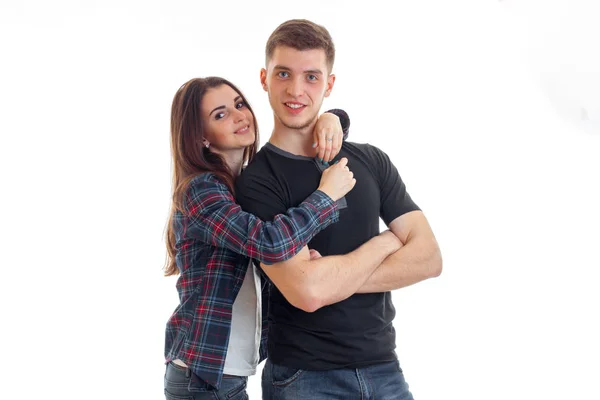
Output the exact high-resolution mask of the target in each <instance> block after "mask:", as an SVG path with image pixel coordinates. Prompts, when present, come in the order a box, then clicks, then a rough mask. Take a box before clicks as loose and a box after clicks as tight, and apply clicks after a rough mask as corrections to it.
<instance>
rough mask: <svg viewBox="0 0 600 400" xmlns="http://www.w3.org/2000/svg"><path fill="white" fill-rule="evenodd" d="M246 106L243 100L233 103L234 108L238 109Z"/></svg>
mask: <svg viewBox="0 0 600 400" xmlns="http://www.w3.org/2000/svg"><path fill="white" fill-rule="evenodd" d="M245 106H246V103H244V102H243V101H240V102H239V103H237V104H236V105H235V108H237V109H240V108H244V107H245Z"/></svg>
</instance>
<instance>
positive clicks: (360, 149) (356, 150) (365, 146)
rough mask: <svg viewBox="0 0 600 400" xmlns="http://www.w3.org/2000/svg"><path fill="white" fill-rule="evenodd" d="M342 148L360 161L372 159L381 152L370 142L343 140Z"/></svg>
mask: <svg viewBox="0 0 600 400" xmlns="http://www.w3.org/2000/svg"><path fill="white" fill-rule="evenodd" d="M342 148H343V149H345V150H346V151H347V152H348V153H350V154H351V155H353V156H355V157H358V158H359V159H360V160H362V161H374V157H378V156H379V155H381V154H382V153H383V151H382V150H381V149H379V147H377V146H374V145H372V144H370V143H357V142H344V143H343V144H342Z"/></svg>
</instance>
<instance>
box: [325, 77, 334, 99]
mask: <svg viewBox="0 0 600 400" xmlns="http://www.w3.org/2000/svg"><path fill="white" fill-rule="evenodd" d="M334 83H335V75H334V74H329V76H328V77H327V89H326V90H325V97H329V95H330V94H331V91H332V90H333V84H334Z"/></svg>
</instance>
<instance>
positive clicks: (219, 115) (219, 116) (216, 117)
mask: <svg viewBox="0 0 600 400" xmlns="http://www.w3.org/2000/svg"><path fill="white" fill-rule="evenodd" d="M223 117H225V113H222V112H221V113H217V114H216V115H215V119H221V118H223Z"/></svg>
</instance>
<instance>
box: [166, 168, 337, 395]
mask: <svg viewBox="0 0 600 400" xmlns="http://www.w3.org/2000/svg"><path fill="white" fill-rule="evenodd" d="M184 211H185V212H184V213H180V212H177V213H176V214H175V215H174V218H173V226H174V230H175V236H176V262H177V266H178V267H179V271H180V273H181V275H180V277H179V278H178V280H177V291H178V292H179V300H180V304H179V306H178V307H177V308H176V309H175V311H174V313H173V314H172V315H171V317H170V318H169V320H168V322H167V328H166V338H165V359H166V362H169V361H172V360H175V359H180V360H182V361H183V362H184V363H186V364H187V365H188V366H189V367H190V369H191V370H192V371H193V372H194V373H195V374H196V375H198V376H199V377H200V378H201V379H202V380H204V381H205V382H207V383H209V384H211V385H212V386H214V387H216V388H219V387H220V384H221V377H222V375H223V365H224V364H225V356H226V353H227V345H228V343H229V333H230V331H231V314H232V306H233V302H234V300H235V298H236V296H237V294H238V292H239V290H240V287H241V286H242V282H243V281H244V276H245V274H246V268H248V265H249V262H250V259H251V258H254V259H257V260H260V261H261V262H264V263H267V264H271V263H278V262H281V261H285V260H287V259H289V258H291V257H293V256H294V255H295V254H297V253H298V251H300V249H302V248H303V247H304V246H306V244H307V243H308V242H309V241H310V240H311V239H312V238H313V236H314V235H316V234H317V233H318V232H320V231H321V230H322V229H324V228H326V227H327V226H329V225H330V224H332V223H333V222H336V221H337V220H338V218H339V214H338V209H337V206H336V205H335V203H334V202H333V200H331V198H330V197H329V196H327V195H325V194H324V193H323V192H321V191H318V190H317V191H315V192H314V193H313V194H311V195H310V196H309V197H308V198H307V199H306V200H305V201H304V202H303V203H302V204H300V205H299V206H298V207H297V208H291V209H289V210H288V211H287V214H285V215H278V216H276V217H275V219H274V220H273V222H262V221H261V220H260V219H258V218H257V217H255V216H254V215H252V214H249V213H246V212H244V211H242V209H241V208H240V206H239V205H237V204H236V203H235V199H234V197H233V196H232V194H231V193H230V192H229V191H228V190H227V187H226V186H225V185H224V184H223V183H222V182H221V181H220V180H219V179H218V178H217V177H216V176H215V175H213V174H210V173H206V174H202V175H200V176H198V177H196V178H194V179H193V180H192V181H191V183H190V186H189V188H188V190H187V192H186V197H185V202H184ZM262 287H263V289H262V295H263V301H262V304H263V313H262V316H263V320H262V338H261V346H260V347H261V348H260V360H261V361H262V360H264V359H265V357H266V339H267V332H266V329H267V317H268V313H267V309H266V307H268V303H269V301H268V289H269V287H268V284H266V282H265V281H263V285H262ZM265 296H267V297H265Z"/></svg>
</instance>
